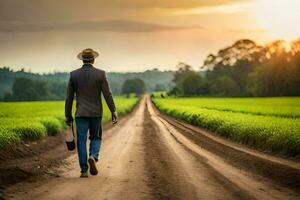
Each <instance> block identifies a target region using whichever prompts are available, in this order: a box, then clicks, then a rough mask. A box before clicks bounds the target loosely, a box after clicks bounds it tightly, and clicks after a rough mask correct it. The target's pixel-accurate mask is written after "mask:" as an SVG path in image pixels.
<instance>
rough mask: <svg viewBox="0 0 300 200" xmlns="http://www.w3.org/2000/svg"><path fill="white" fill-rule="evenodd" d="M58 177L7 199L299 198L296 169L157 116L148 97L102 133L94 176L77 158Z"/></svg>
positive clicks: (17, 190)
mask: <svg viewBox="0 0 300 200" xmlns="http://www.w3.org/2000/svg"><path fill="white" fill-rule="evenodd" d="M66 162H69V163H71V165H70V166H69V167H68V168H69V170H67V171H66V172H65V173H63V174H61V175H60V177H58V178H52V179H50V180H47V181H45V180H44V181H43V182H36V183H28V184H23V185H22V188H20V187H18V186H12V187H10V188H8V189H7V191H6V192H7V194H8V199H39V200H40V199H47V200H52V199H53V200H59V199H64V200H68V199H85V200H89V199H91V200H94V199H117V200H118V199H284V200H287V199H300V185H299V184H300V164H299V162H298V161H297V160H295V161H292V160H286V159H282V158H277V157H273V156H270V155H267V154H263V153H260V152H257V151H254V150H251V149H248V148H245V147H243V146H240V145H237V144H233V143H231V142H228V141H226V140H224V139H222V138H220V137H218V136H215V135H214V134H210V133H208V132H206V131H204V130H202V129H200V128H197V127H193V126H190V125H188V124H185V123H183V122H180V121H177V120H174V119H171V118H168V117H166V116H163V115H161V114H159V113H158V112H157V110H156V109H155V108H154V106H153V104H152V103H151V100H150V98H149V97H148V96H146V97H145V98H143V99H142V100H141V102H140V104H139V105H138V107H137V108H136V109H135V111H134V112H133V113H132V114H131V115H130V116H128V117H125V118H124V119H122V120H121V121H120V123H118V125H116V126H114V127H112V128H109V129H108V130H105V133H104V136H103V143H102V148H101V159H100V163H98V167H99V172H100V174H99V175H98V176H89V178H88V179H80V178H78V177H79V166H78V161H77V159H76V155H72V156H71V157H69V158H68V161H66Z"/></svg>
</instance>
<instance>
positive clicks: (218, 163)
mask: <svg viewBox="0 0 300 200" xmlns="http://www.w3.org/2000/svg"><path fill="white" fill-rule="evenodd" d="M147 104H148V108H149V112H150V113H151V117H152V119H153V121H155V123H156V124H157V125H158V126H159V127H160V128H161V130H160V132H161V134H165V135H167V136H168V137H169V138H168V140H169V144H170V145H172V140H173V143H174V141H176V143H178V144H180V145H181V146H182V147H184V148H185V151H187V152H189V154H191V155H193V156H194V157H196V158H197V159H198V164H199V165H206V166H207V169H208V174H209V173H210V174H214V175H215V176H214V180H215V181H216V182H218V183H219V184H221V185H223V186H224V187H225V188H227V190H229V191H231V192H234V191H236V192H237V193H235V194H238V196H239V195H241V199H253V198H254V199H297V198H299V195H298V194H297V193H295V192H293V191H292V190H290V189H288V188H286V187H280V186H278V185H277V184H275V183H274V181H270V180H266V179H257V176H256V174H255V173H253V172H252V171H248V170H242V169H240V168H237V167H235V166H233V165H231V164H230V163H228V162H226V160H224V158H223V157H222V156H219V155H215V154H214V153H213V152H210V151H208V150H206V149H204V148H202V147H201V146H199V145H197V144H195V143H194V141H192V140H191V139H190V138H188V137H186V136H185V135H184V134H182V131H179V130H177V129H176V128H175V127H174V126H173V125H172V124H170V123H168V122H167V121H166V120H164V119H163V118H161V117H159V116H158V115H157V113H156V112H155V110H154V108H153V104H152V102H151V101H150V98H148V101H147ZM215 148H218V145H216V146H215ZM221 148H222V147H221ZM197 173H201V171H198V172H194V174H197ZM196 181H197V180H196ZM231 195H232V193H231ZM238 196H236V195H233V197H238Z"/></svg>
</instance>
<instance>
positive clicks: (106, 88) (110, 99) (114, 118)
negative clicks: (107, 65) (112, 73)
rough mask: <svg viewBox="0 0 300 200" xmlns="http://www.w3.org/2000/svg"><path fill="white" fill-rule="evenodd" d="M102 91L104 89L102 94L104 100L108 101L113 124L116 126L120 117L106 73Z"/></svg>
mask: <svg viewBox="0 0 300 200" xmlns="http://www.w3.org/2000/svg"><path fill="white" fill-rule="evenodd" d="M101 89H102V93H103V96H104V99H105V101H106V104H107V106H108V108H109V110H110V112H111V119H112V122H113V124H115V123H117V121H118V116H117V112H116V106H115V102H114V99H113V96H112V94H111V91H110V88H109V84H108V81H107V77H106V73H105V72H104V75H103V82H102V85H101Z"/></svg>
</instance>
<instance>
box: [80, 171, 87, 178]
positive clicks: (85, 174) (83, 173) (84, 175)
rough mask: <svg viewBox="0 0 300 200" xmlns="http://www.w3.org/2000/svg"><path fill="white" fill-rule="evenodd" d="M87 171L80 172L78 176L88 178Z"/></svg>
mask: <svg viewBox="0 0 300 200" xmlns="http://www.w3.org/2000/svg"><path fill="white" fill-rule="evenodd" d="M88 177H89V176H88V173H87V172H81V174H80V178H88Z"/></svg>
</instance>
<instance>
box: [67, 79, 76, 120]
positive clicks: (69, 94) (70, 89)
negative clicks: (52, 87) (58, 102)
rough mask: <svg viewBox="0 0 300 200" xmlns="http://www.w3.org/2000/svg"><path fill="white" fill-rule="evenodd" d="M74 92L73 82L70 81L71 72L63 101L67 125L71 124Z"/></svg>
mask: <svg viewBox="0 0 300 200" xmlns="http://www.w3.org/2000/svg"><path fill="white" fill-rule="evenodd" d="M74 92H75V88H74V83H73V82H72V79H71V74H70V79H69V83H68V89H67V97H66V102H65V117H66V123H67V125H71V123H72V122H73V117H72V106H73V99H74Z"/></svg>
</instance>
